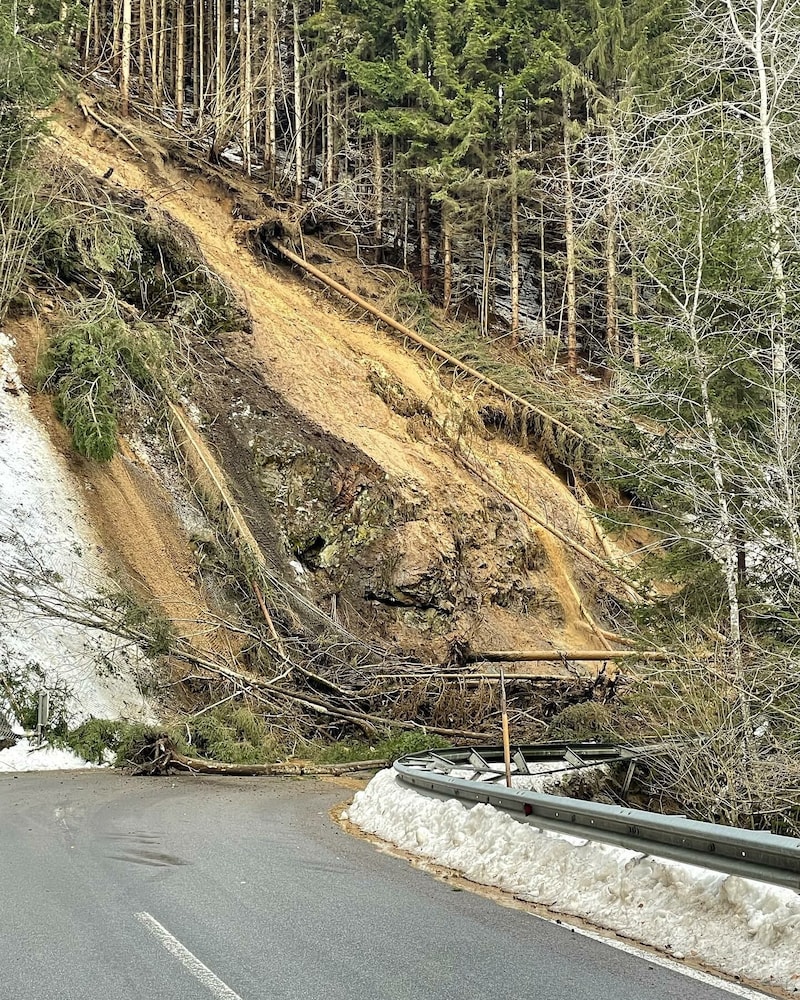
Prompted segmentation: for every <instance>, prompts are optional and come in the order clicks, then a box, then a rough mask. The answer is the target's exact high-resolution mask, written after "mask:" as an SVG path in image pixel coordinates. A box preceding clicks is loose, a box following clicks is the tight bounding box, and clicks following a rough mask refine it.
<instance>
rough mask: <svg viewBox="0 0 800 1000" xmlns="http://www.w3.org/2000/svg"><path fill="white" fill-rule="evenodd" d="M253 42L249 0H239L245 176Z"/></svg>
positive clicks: (248, 168) (248, 166) (249, 143)
mask: <svg viewBox="0 0 800 1000" xmlns="http://www.w3.org/2000/svg"><path fill="white" fill-rule="evenodd" d="M252 48H253V42H252V12H251V0H240V7H239V58H240V59H241V66H240V73H239V79H240V81H241V90H242V97H241V105H242V154H243V157H244V166H245V170H246V171H247V176H248V177H249V176H250V174H251V167H252V163H251V160H250V152H251V148H252V145H253V137H252V120H253V51H252Z"/></svg>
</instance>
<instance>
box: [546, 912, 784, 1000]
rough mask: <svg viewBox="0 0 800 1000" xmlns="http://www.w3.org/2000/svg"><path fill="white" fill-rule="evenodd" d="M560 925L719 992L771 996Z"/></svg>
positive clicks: (756, 998)
mask: <svg viewBox="0 0 800 1000" xmlns="http://www.w3.org/2000/svg"><path fill="white" fill-rule="evenodd" d="M535 916H538V917H539V919H540V920H546V921H547V922H548V923H553V922H554V921H553V920H552V919H550V918H549V917H543V916H541V914H538V913H537V914H535ZM560 924H561V926H562V927H566V928H567V929H568V930H572V931H575V933H576V934H582V935H583V937H587V938H591V939H592V940H593V941H600V942H602V943H603V944H607V945H610V946H611V947H612V948H617V949H618V950H619V951H624V952H625V953H626V954H628V955H635V956H636V957H637V958H641V959H642V961H644V962H649V963H650V964H651V965H660V966H662V967H663V968H665V969H669V970H670V971H671V972H678V973H680V975H682V976H688V977H689V978H690V979H696V980H697V981H698V982H700V983H704V984H705V985H706V986H713V987H715V988H716V989H718V990H723V991H724V992H726V993H731V994H732V995H733V996H735V997H745V1000H767V998H768V997H769V995H770V994H768V993H762V992H760V991H759V990H753V989H750V988H749V987H748V986H743V985H742V984H741V983H733V982H731V981H730V980H729V979H722V978H721V977H719V976H714V975H712V974H711V973H710V972H704V971H703V970H702V969H695V968H694V967H693V966H691V965H684V964H683V962H679V961H678V960H677V959H675V958H668V957H667V956H666V955H657V954H654V953H653V952H652V951H648V950H647V949H646V948H637V947H636V945H635V944H632V943H631V942H629V941H621V940H619V939H617V938H612V937H609V936H608V935H607V934H600V933H597V932H595V931H590V930H589V929H588V928H587V927H578V926H576V925H575V924H568V923H566V922H564V921H560Z"/></svg>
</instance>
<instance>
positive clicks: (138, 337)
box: [40, 300, 166, 462]
mask: <svg viewBox="0 0 800 1000" xmlns="http://www.w3.org/2000/svg"><path fill="white" fill-rule="evenodd" d="M165 353H166V347H165V343H164V340H163V336H162V335H161V334H159V333H158V331H156V330H155V329H154V328H153V327H150V326H147V325H145V324H142V323H140V324H137V325H136V326H135V327H130V326H128V325H127V324H126V323H125V322H124V321H123V320H122V319H120V317H119V315H117V313H116V312H115V310H114V306H113V303H112V302H109V301H108V300H100V301H95V302H87V303H85V304H84V305H83V306H82V307H80V308H79V309H77V310H74V311H73V313H72V315H71V316H70V317H69V319H68V320H66V321H65V322H64V324H63V325H62V326H61V328H60V329H59V330H58V332H56V333H55V334H54V335H53V336H52V338H51V340H50V344H49V347H48V350H47V354H46V356H45V359H44V362H43V367H42V372H41V375H40V380H41V384H42V387H43V388H44V389H45V390H47V391H49V392H52V393H54V394H55V397H56V411H57V413H58V416H59V418H60V419H61V420H63V422H64V424H65V425H66V426H67V427H68V428H69V429H70V431H71V432H72V440H73V443H74V445H75V448H76V450H77V451H78V452H79V453H80V454H81V455H84V456H85V457H86V458H90V459H93V460H95V461H99V462H107V461H109V460H110V459H111V458H112V457H113V456H114V455H115V454H116V451H117V435H118V429H119V419H120V414H121V411H122V410H123V409H124V408H125V407H126V406H128V407H130V406H132V405H133V404H134V403H135V401H136V398H137V396H138V394H140V393H144V394H146V395H152V394H153V393H154V392H155V391H156V390H157V388H158V386H159V379H160V377H161V372H162V370H163V367H164V363H165Z"/></svg>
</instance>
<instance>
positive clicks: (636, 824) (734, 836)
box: [394, 743, 800, 891]
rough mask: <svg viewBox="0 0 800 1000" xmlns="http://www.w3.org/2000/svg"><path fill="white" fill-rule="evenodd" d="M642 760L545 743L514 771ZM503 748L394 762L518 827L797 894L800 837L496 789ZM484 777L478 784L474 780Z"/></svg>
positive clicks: (415, 779) (408, 775)
mask: <svg viewBox="0 0 800 1000" xmlns="http://www.w3.org/2000/svg"><path fill="white" fill-rule="evenodd" d="M643 756H644V753H643V751H641V750H637V749H636V748H626V747H612V746H607V745H602V744H594V743H547V744H534V745H529V746H519V747H515V748H513V754H512V760H513V761H514V765H515V773H516V774H525V773H530V772H529V771H528V764H530V763H534V762H536V763H541V762H543V761H553V762H557V761H566V762H568V763H570V764H571V765H572V766H574V767H585V766H588V765H592V764H600V763H621V762H625V761H628V762H633V761H635V760H636V759H637V758H642V757H643ZM502 762H503V749H502V747H456V748H452V749H448V750H436V751H427V752H423V753H413V754H407V755H406V756H405V757H401V758H400V759H399V760H397V761H395V764H394V769H395V771H396V772H397V775H398V778H399V779H400V781H402V782H403V783H404V784H406V785H411V786H412V787H414V788H416V789H417V790H419V791H421V792H423V793H425V794H427V795H434V796H438V797H441V798H455V799H458V800H460V801H463V802H484V803H487V804H489V805H492V806H494V807H495V808H497V809H502V810H503V811H504V812H507V813H510V814H511V815H512V816H513V817H514V818H515V819H518V820H520V821H521V822H527V823H530V824H531V825H533V826H537V827H541V828H543V829H546V830H553V831H554V832H556V833H564V834H568V835H570V836H573V837H580V838H585V839H587V840H598V841H601V842H602V843H604V844H613V845H615V846H617V847H625V848H627V849H629V850H632V851H637V852H639V853H641V854H652V855H655V856H657V857H661V858H670V859H672V860H674V861H681V862H683V863H685V864H691V865H697V866H698V867H702V868H711V869H713V870H714V871H720V872H725V873H726V874H729V875H740V876H743V877H744V878H751V879H757V880H759V881H761V882H769V883H771V884H772V885H782V886H786V887H788V888H790V889H794V890H796V891H800V840H798V839H795V838H793V837H781V836H777V835H775V834H770V833H762V832H760V831H755V830H741V829H737V828H736V827H730V826H722V825H720V824H717V823H700V822H697V821H695V820H689V819H686V818H685V817H683V816H663V815H661V814H659V813H651V812H646V811H645V810H642V809H628V808H626V807H622V806H613V805H605V804H604V803H600V802H584V801H582V800H580V799H573V798H567V797H565V796H559V795H546V794H541V793H539V792H531V791H524V790H521V789H514V788H506V787H498V786H497V785H495V784H494V783H492V781H487V780H486V776H487V775H489V776H490V777H491V778H493V776H494V775H495V774H496V776H497V778H499V779H503V777H504V774H503V772H502V771H499V770H497V769H496V767H493V766H492V765H499V766H500V767H502ZM470 769H471V770H473V772H474V774H473V777H472V778H470V779H468V778H462V777H454V776H452V775H451V774H450V773H449V772H451V771H454V770H470ZM478 776H482V778H481V780H475V779H476V778H477V777H478Z"/></svg>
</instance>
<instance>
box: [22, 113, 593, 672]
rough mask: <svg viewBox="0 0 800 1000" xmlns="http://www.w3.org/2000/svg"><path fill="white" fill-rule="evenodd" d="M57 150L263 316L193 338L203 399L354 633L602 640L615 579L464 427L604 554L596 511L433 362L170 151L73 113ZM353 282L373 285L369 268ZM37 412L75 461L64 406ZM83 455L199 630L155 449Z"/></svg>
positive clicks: (233, 472)
mask: <svg viewBox="0 0 800 1000" xmlns="http://www.w3.org/2000/svg"><path fill="white" fill-rule="evenodd" d="M52 141H53V144H54V146H55V147H56V148H57V149H58V150H59V151H60V153H61V154H62V155H63V156H64V157H66V158H68V159H69V160H70V161H73V162H75V163H77V164H80V165H81V166H82V167H83V168H85V169H86V170H88V171H90V172H91V173H92V174H93V175H94V176H95V177H98V178H100V177H102V176H103V175H104V174H105V173H106V172H107V171H108V170H109V168H111V167H113V175H112V177H111V178H110V179H109V180H107V181H106V182H105V183H106V186H107V187H108V188H109V190H111V191H112V193H113V192H114V191H118V192H125V193H127V194H129V193H130V192H138V193H139V194H140V195H141V196H143V198H144V200H145V202H146V203H148V204H151V205H153V206H157V207H158V209H159V210H160V211H163V212H166V213H168V215H169V216H170V217H172V218H173V219H174V220H176V221H177V222H178V223H180V224H181V225H182V226H183V227H185V228H186V230H187V231H188V232H189V233H191V235H192V236H193V237H194V240H195V241H196V243H197V246H198V247H199V249H200V250H201V251H202V254H203V256H204V258H205V261H206V262H207V265H208V266H209V267H210V268H211V269H212V270H214V271H215V272H216V273H217V274H218V275H219V276H220V277H221V278H222V279H223V280H224V281H225V283H226V284H227V285H228V286H229V287H230V288H231V289H232V290H233V292H234V293H235V295H236V296H237V297H238V298H239V300H240V302H241V303H242V305H243V306H244V307H245V308H246V310H247V312H248V313H249V316H250V320H251V332H250V333H249V334H248V333H242V332H236V333H227V334H220V335H219V337H218V338H217V340H216V341H215V342H211V343H203V344H199V343H198V344H196V345H195V357H194V359H193V364H194V365H195V369H196V371H195V374H196V376H197V377H196V379H195V381H194V390H193V393H192V395H193V398H192V403H193V405H194V407H196V409H195V411H194V412H195V415H196V418H197V421H196V422H197V425H198V426H199V428H200V429H201V431H202V433H203V434H204V435H205V437H206V440H207V441H208V442H209V444H210V445H211V447H212V450H213V452H214V453H215V454H216V455H217V456H218V457H219V459H220V461H221V464H222V466H223V468H224V470H225V472H226V474H227V476H228V479H229V481H230V482H231V484H232V487H233V490H234V493H235V495H236V499H237V501H238V503H239V504H240V505H241V507H242V508H243V510H244V511H245V513H246V515H247V517H248V522H249V525H250V527H251V528H252V530H253V533H254V534H255V536H256V538H257V539H258V541H259V543H260V544H261V545H262V547H263V548H264V550H265V551H267V552H268V553H269V554H270V556H271V558H272V560H273V562H274V564H275V565H276V566H278V567H279V568H280V571H281V572H284V573H288V574H289V575H291V576H292V582H293V583H297V584H298V585H299V586H300V587H302V588H304V589H305V590H306V592H307V593H308V595H309V596H310V597H311V598H312V599H313V600H315V601H316V602H317V603H318V604H319V605H320V606H323V607H325V609H326V610H329V611H331V612H332V614H333V615H334V617H337V618H338V619H339V620H341V621H342V622H343V623H344V624H345V625H346V626H347V627H348V628H350V629H352V630H353V631H355V632H358V633H360V634H362V635H365V636H369V637H370V638H372V639H376V640H380V641H384V642H388V643H390V644H392V645H397V646H399V647H400V648H402V649H404V650H405V651H407V652H413V653H415V654H417V655H419V656H421V657H422V658H424V659H425V660H430V659H437V658H441V657H442V656H443V655H444V652H445V647H446V643H447V641H448V640H451V639H454V638H458V639H467V640H469V641H471V642H472V644H473V645H474V646H480V647H482V648H492V647H495V648H496V647H504V648H521V647H533V646H538V647H541V646H546V645H548V644H552V645H553V646H554V647H556V648H561V649H563V648H575V647H578V648H586V647H587V646H596V645H597V644H598V638H597V635H596V633H595V632H593V630H592V628H591V627H590V625H589V623H588V622H587V618H586V615H585V613H584V612H583V610H582V607H581V602H582V601H586V604H587V606H592V604H593V602H594V601H595V600H596V599H597V597H598V596H601V597H602V596H603V594H604V592H605V590H606V588H608V587H612V588H613V583H612V582H611V581H610V580H605V579H603V577H602V572H601V571H600V570H598V569H597V568H596V567H592V566H590V565H589V564H588V563H585V562H583V561H582V560H580V559H579V557H575V556H574V555H573V554H572V553H571V552H569V551H568V550H567V549H566V548H565V547H564V546H563V544H562V543H561V542H559V541H558V540H556V539H555V538H553V537H552V536H551V535H550V534H549V533H548V532H546V531H543V530H541V529H538V528H536V527H535V525H533V524H532V523H531V522H529V521H528V520H527V519H526V518H525V517H524V516H523V515H522V514H520V512H519V511H518V510H517V509H515V508H514V507H513V506H512V505H510V504H509V503H508V502H507V501H506V500H505V499H503V498H501V497H500V496H499V495H498V494H497V493H496V492H495V491H493V490H492V489H491V488H490V487H488V486H486V485H485V484H484V483H483V482H481V481H479V480H478V479H476V478H475V477H474V476H472V475H471V474H470V473H469V472H468V471H467V470H465V469H464V467H463V466H462V465H461V464H460V463H459V462H458V461H457V460H456V459H455V458H454V457H453V454H452V447H451V441H448V435H449V436H450V438H451V439H452V438H455V437H461V438H462V439H463V440H467V441H468V445H469V449H470V453H471V455H472V457H473V459H474V460H475V461H477V462H478V463H480V465H481V466H482V467H483V468H485V469H487V470H488V471H489V472H490V473H491V475H492V476H493V478H494V479H495V480H496V481H497V482H499V483H504V484H506V485H507V486H509V487H511V489H512V492H513V493H514V494H515V495H516V496H518V497H521V498H524V499H525V501H526V502H527V503H528V504H529V505H530V506H532V507H534V508H535V509H536V511H537V512H540V513H541V515H542V516H543V517H544V518H545V519H546V520H547V521H548V522H549V523H552V524H554V525H555V526H557V527H558V528H560V529H561V530H562V531H563V532H565V533H567V534H569V535H570V536H572V537H574V538H575V539H576V540H577V541H579V542H581V543H582V544H583V545H586V546H588V547H590V548H592V549H594V550H596V551H597V552H598V553H599V554H602V552H601V549H600V546H599V544H598V541H597V537H596V534H595V533H594V530H593V527H592V523H591V520H590V519H589V518H588V516H587V514H586V512H585V510H584V509H583V508H582V507H581V505H580V504H579V503H578V502H577V501H576V500H575V498H574V497H573V496H572V494H571V493H570V491H569V490H568V489H567V488H566V487H565V486H564V484H563V483H562V482H561V481H560V480H559V479H558V478H557V477H556V476H555V475H554V474H553V473H551V472H550V471H549V470H548V469H547V468H546V467H545V466H544V465H543V464H542V463H541V462H539V461H538V460H537V459H536V458H535V457H534V455H532V454H531V453H529V452H526V451H522V450H520V449H518V448H516V447H514V446H513V445H511V444H509V443H508V442H507V441H505V440H504V439H502V438H499V437H496V436H492V435H490V434H489V433H486V432H485V431H484V429H483V428H482V427H478V426H476V424H475V421H474V420H472V421H470V418H469V413H470V408H469V407H465V405H464V400H463V398H462V396H461V394H460V393H459V392H457V391H453V390H452V389H448V388H447V387H446V386H445V385H444V384H443V383H442V381H441V380H440V378H439V376H438V373H437V370H436V368H435V367H434V366H433V365H432V364H431V363H430V362H429V361H428V360H427V359H426V358H425V357H424V356H423V355H421V354H410V353H408V352H407V351H406V350H405V349H404V347H403V345H402V344H401V343H400V342H399V341H398V340H397V339H394V338H393V337H391V336H389V335H387V334H385V333H383V332H381V331H379V330H376V329H375V328H374V326H373V325H372V324H371V323H367V322H363V321H357V320H352V319H349V318H348V317H347V314H346V312H345V311H344V310H343V309H342V308H341V307H340V306H339V305H338V304H335V303H333V302H331V300H329V299H328V298H326V297H325V295H323V294H322V293H321V292H320V291H318V290H316V289H311V288H309V287H307V286H306V285H303V284H302V283H301V282H300V281H299V280H297V279H295V278H293V277H292V276H291V275H290V274H289V273H288V272H287V271H286V270H283V269H279V268H277V267H275V266H274V265H271V264H269V263H268V262H265V261H263V260H261V259H258V258H257V257H256V256H255V255H253V254H252V253H251V252H250V251H249V250H248V249H247V247H246V246H244V245H243V244H242V242H241V241H240V240H239V239H238V238H237V236H238V233H239V232H240V230H241V227H240V225H239V224H238V223H237V222H236V221H235V219H234V217H233V216H234V214H235V203H234V199H233V197H232V196H230V195H229V194H227V193H225V192H224V191H222V190H221V189H220V187H219V186H216V185H215V184H214V183H212V182H211V181H209V180H208V179H206V178H204V177H202V176H200V175H199V174H198V173H197V172H195V171H192V170H190V169H188V168H186V167H181V166H179V165H175V164H172V163H169V162H163V161H162V160H161V158H160V157H157V156H152V155H149V156H148V157H147V159H145V158H144V157H136V156H135V155H134V154H133V153H132V152H131V150H130V149H128V148H127V147H125V146H123V145H122V144H121V143H120V142H119V141H117V140H115V139H114V138H113V137H110V136H108V135H107V134H106V133H104V132H103V131H102V130H99V129H97V128H95V127H94V126H92V125H87V124H85V123H84V122H82V121H79V120H78V119H77V118H75V117H69V116H65V118H64V120H63V121H62V122H61V123H56V124H55V126H54V136H53V140H52ZM352 274H353V276H354V280H356V281H358V280H359V278H358V270H357V268H356V266H353V268H352ZM363 280H364V281H365V282H367V281H369V280H370V278H369V276H368V275H367V274H366V273H365V274H364V275H363ZM41 333H42V330H41V327H39V326H38V324H37V323H34V322H29V321H26V322H25V324H24V326H22V327H20V328H19V329H17V330H15V336H16V338H17V340H18V342H19V344H20V345H21V355H22V357H23V360H24V359H25V358H27V359H28V369H29V370H30V358H31V356H32V355H33V353H35V350H36V343H37V342H38V340H39V338H40V336H41ZM37 407H38V409H39V413H40V415H41V416H42V417H43V418H44V419H45V420H46V422H47V424H48V427H49V429H50V431H51V433H52V435H53V440H54V442H55V443H56V445H57V446H58V447H59V449H60V450H61V451H62V452H63V453H64V454H65V455H70V450H69V446H68V442H67V440H66V436H65V434H64V432H63V431H62V430H61V429H60V428H59V427H57V426H55V425H54V424H53V422H52V420H51V417H50V411H49V408H48V405H47V404H46V403H44V402H39V403H38V404H37ZM442 427H446V428H448V431H447V433H446V434H445V433H443V431H442ZM68 460H69V462H70V464H71V467H72V469H73V471H74V473H75V474H76V475H77V476H78V477H79V478H80V479H81V480H82V481H83V482H84V483H85V484H86V486H87V498H88V505H89V509H90V511H91V516H92V520H93V522H94V525H95V528H96V530H97V531H98V532H99V534H100V535H101V536H102V538H103V540H104V542H105V543H106V545H107V546H108V547H109V549H110V550H111V551H112V552H114V553H115V557H116V558H117V559H118V560H119V562H120V564H121V566H122V567H123V568H124V569H125V570H126V571H127V573H128V574H129V576H131V577H132V578H133V580H134V581H136V582H137V583H138V584H139V585H140V587H141V588H142V589H143V590H144V591H145V592H149V593H151V594H153V595H154V596H155V597H156V598H157V599H158V600H159V601H160V603H161V606H162V608H163V609H164V611H165V612H166V613H167V614H168V615H169V616H170V617H171V618H173V619H177V620H178V621H182V622H183V625H182V627H181V628H179V631H182V632H183V634H187V633H188V632H190V631H192V629H193V628H195V626H193V625H192V622H193V621H197V620H201V619H203V618H205V619H206V620H208V619H209V616H210V618H211V619H212V620H213V618H214V613H213V611H210V610H209V607H208V601H207V599H206V597H205V596H203V595H202V594H201V593H200V591H199V590H198V587H197V575H196V573H195V572H194V558H193V552H192V550H191V548H190V546H189V544H188V541H187V535H186V529H185V527H182V526H181V525H180V524H179V522H178V519H177V518H176V517H175V516H174V514H173V513H172V512H171V507H172V505H173V504H174V498H171V497H170V495H169V491H167V490H166V488H165V485H164V483H163V482H162V483H159V481H158V475H157V472H156V471H154V470H153V469H152V468H151V467H149V466H148V462H147V459H146V456H145V454H144V453H143V452H142V450H141V449H139V450H138V452H134V451H133V450H132V449H131V447H130V446H126V447H125V448H124V449H123V453H122V455H121V456H119V457H117V458H115V459H114V460H113V462H112V463H111V464H110V465H108V466H96V465H91V464H90V463H87V462H84V461H83V460H79V459H76V458H75V457H74V456H71V457H69V459H68ZM576 560H579V561H576ZM212 631H213V630H212ZM214 641H218V639H215V640H214Z"/></svg>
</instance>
